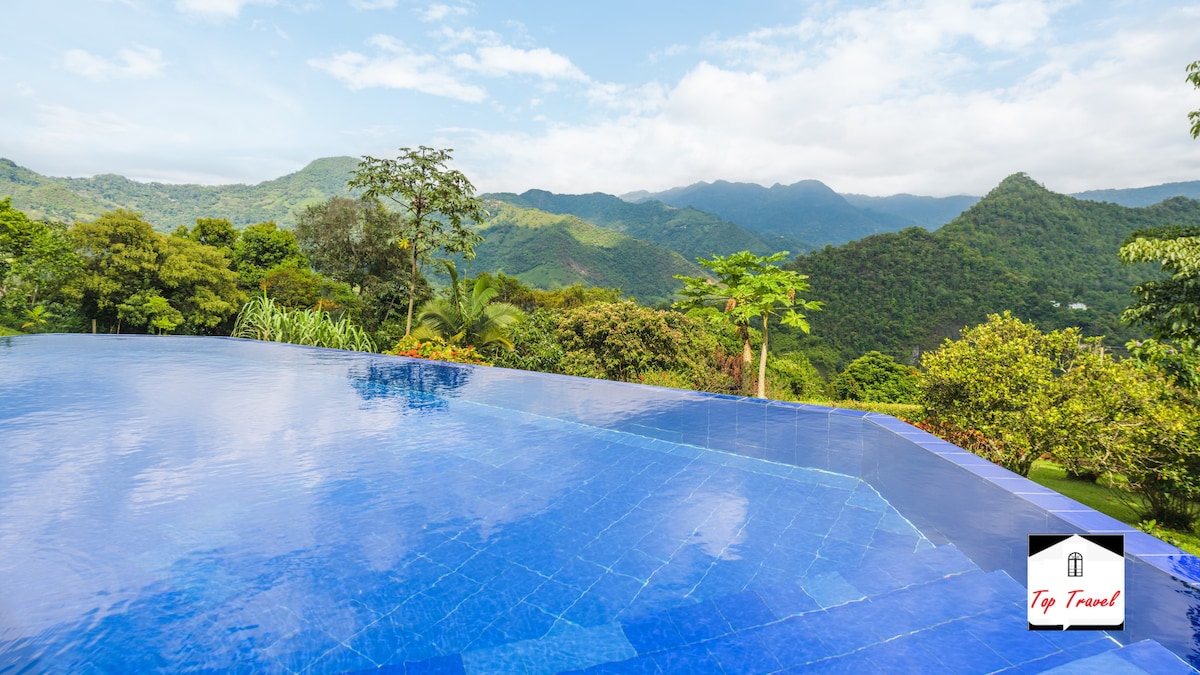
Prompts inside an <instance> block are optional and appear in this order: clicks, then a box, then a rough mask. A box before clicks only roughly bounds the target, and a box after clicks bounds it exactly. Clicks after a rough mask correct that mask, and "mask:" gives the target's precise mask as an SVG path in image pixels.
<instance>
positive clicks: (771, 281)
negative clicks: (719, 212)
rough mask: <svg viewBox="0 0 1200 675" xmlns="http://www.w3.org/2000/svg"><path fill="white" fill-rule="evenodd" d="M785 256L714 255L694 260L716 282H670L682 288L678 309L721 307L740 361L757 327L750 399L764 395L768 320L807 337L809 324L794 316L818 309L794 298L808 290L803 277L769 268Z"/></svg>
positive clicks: (685, 279)
mask: <svg viewBox="0 0 1200 675" xmlns="http://www.w3.org/2000/svg"><path fill="white" fill-rule="evenodd" d="M787 256H788V252H787V251H781V252H779V253H776V254H774V255H769V256H758V255H754V254H753V253H750V252H749V251H742V252H740V253H734V254H731V255H729V256H719V255H714V256H713V257H712V259H711V260H704V259H700V260H697V261H696V262H698V263H699V264H700V266H701V267H705V268H707V269H710V270H712V271H713V273H714V274H716V275H717V281H713V280H712V279H709V278H707V277H685V276H682V275H677V276H676V277H675V278H676V279H679V280H680V281H682V282H683V283H684V289H683V291H682V293H683V296H684V298H685V299H684V300H682V301H680V302H678V303H676V306H677V307H681V308H691V307H699V306H704V305H708V304H711V303H712V302H714V301H717V302H721V301H724V303H725V307H724V312H725V316H726V317H727V318H728V320H729V321H730V322H731V323H733V325H734V326H736V327H737V328H738V331H739V333H741V334H742V336H743V338H742V339H743V344H742V358H743V359H745V358H746V356H747V354H748V353H749V344H750V338H749V326H750V324H751V323H752V322H755V321H756V320H761V321H762V349H761V350H760V353H759V359H758V388H757V391H756V392H755V395H756V396H758V397H759V398H766V395H767V333H768V323H769V321H770V319H771V317H774V316H778V317H779V319H780V322H781V323H783V324H784V325H786V326H794V327H796V328H799V329H800V330H802V331H804V332H805V333H807V332H808V330H809V328H808V320H807V319H806V318H805V315H803V314H801V313H799V312H797V311H796V309H797V308H798V309H802V310H807V311H816V310H819V309H821V303H820V302H817V301H815V300H804V299H803V298H800V297H797V294H798V293H803V292H805V291H807V290H809V286H808V281H807V279H808V277H807V276H806V275H803V274H800V273H799V272H795V271H792V270H784V269H780V268H779V267H776V266H775V265H773V264H771V263H776V262H779V261H780V260H785V259H786V258H787Z"/></svg>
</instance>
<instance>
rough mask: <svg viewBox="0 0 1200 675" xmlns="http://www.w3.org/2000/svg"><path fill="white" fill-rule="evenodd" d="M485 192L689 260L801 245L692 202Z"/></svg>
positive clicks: (502, 199) (787, 248)
mask: <svg viewBox="0 0 1200 675" xmlns="http://www.w3.org/2000/svg"><path fill="white" fill-rule="evenodd" d="M483 197H484V198H485V199H495V200H499V201H502V202H506V203H508V204H512V205H514V206H520V207H523V208H530V209H538V210H540V211H546V212H548V213H557V214H563V215H572V216H577V217H579V218H582V219H583V220H586V221H587V222H589V223H592V224H593V225H599V226H600V227H603V228H606V229H609V230H614V231H616V232H620V233H622V234H626V235H629V236H631V237H635V238H637V239H642V240H645V241H648V242H650V243H652V244H656V245H658V246H662V247H663V248H667V249H670V250H672V251H676V252H678V253H679V254H680V255H682V256H683V257H684V258H686V259H688V260H695V259H697V258H709V257H711V256H713V255H714V254H715V255H729V254H730V253H736V252H737V251H751V252H753V253H756V254H758V255H767V254H770V253H774V252H776V251H780V250H789V249H790V250H792V251H797V252H798V251H800V250H805V249H804V248H801V245H800V243H799V242H796V241H790V240H787V239H785V238H783V237H767V236H759V235H757V234H754V233H752V232H749V231H747V230H745V229H743V228H741V227H739V226H737V225H735V224H733V223H731V222H729V221H727V220H723V219H721V218H720V217H718V216H714V215H712V214H711V213H705V212H703V211H698V210H696V209H694V208H691V207H684V208H675V207H673V206H668V205H666V204H664V203H662V202H659V201H647V202H642V203H639V204H633V203H630V202H627V201H625V200H623V199H620V198H618V197H614V196H613V195H608V194H604V193H601V192H594V193H592V194H586V195H560V194H554V193H553V192H546V191H545V190H529V191H527V192H524V193H521V194H519V195H517V194H512V193H497V194H488V195H483Z"/></svg>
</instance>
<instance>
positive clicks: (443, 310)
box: [412, 261, 522, 350]
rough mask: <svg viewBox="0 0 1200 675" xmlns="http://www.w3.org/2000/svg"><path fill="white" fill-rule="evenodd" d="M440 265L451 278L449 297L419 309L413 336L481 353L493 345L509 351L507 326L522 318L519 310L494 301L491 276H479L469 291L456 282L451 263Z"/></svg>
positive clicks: (495, 290)
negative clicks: (416, 326) (444, 342)
mask: <svg viewBox="0 0 1200 675" xmlns="http://www.w3.org/2000/svg"><path fill="white" fill-rule="evenodd" d="M443 264H444V265H445V268H446V272H447V274H449V275H450V288H449V291H448V297H446V298H445V299H441V298H439V299H435V300H430V301H429V302H427V303H425V304H424V305H422V306H421V310H420V312H419V313H418V314H417V319H418V321H420V323H421V325H420V326H419V327H418V328H417V330H415V331H413V332H412V335H413V336H414V337H416V338H417V339H420V340H424V339H427V338H429V337H436V338H440V339H442V340H445V341H446V342H447V343H449V344H452V345H467V346H473V347H475V348H476V349H480V350H486V349H487V348H494V347H496V346H502V347H504V348H506V349H512V348H513V343H512V339H511V338H510V335H509V327H510V326H511V325H512V324H513V322H515V321H517V320H518V319H520V318H521V316H522V312H521V310H519V309H517V308H516V307H515V306H513V305H510V304H509V303H507V302H493V300H495V298H496V295H497V294H498V293H499V290H498V289H497V288H496V285H495V282H494V281H492V279H491V277H482V276H481V277H479V278H478V279H476V280H475V283H474V284H473V285H472V286H471V288H470V290H469V291H468V290H467V288H466V284H465V282H460V281H459V279H458V268H457V267H456V266H455V265H454V263H453V262H450V261H445V262H444V263H443Z"/></svg>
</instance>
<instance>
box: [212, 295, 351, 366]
mask: <svg viewBox="0 0 1200 675" xmlns="http://www.w3.org/2000/svg"><path fill="white" fill-rule="evenodd" d="M232 335H233V337H242V338H250V339H253V340H266V341H268V342H287V343H291V344H297V345H308V346H312V347H328V348H331V349H348V350H351V351H357V352H374V351H375V344H374V343H373V342H372V340H371V338H370V336H369V335H367V332H366V331H365V330H363V329H362V328H360V327H358V326H356V325H354V323H352V322H351V321H350V320H349V319H348V318H345V317H343V318H341V319H334V318H333V317H331V316H330V315H329V313H328V312H323V311H320V310H313V309H306V310H290V309H286V308H284V307H280V306H279V305H277V304H275V301H274V300H272V299H271V298H268V297H267V296H266V295H263V296H260V297H258V298H255V299H253V300H251V301H250V302H247V303H246V304H245V306H243V307H242V311H241V312H240V313H239V314H238V317H237V322H236V323H235V324H234V327H233V333H232Z"/></svg>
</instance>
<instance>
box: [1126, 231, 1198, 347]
mask: <svg viewBox="0 0 1200 675" xmlns="http://www.w3.org/2000/svg"><path fill="white" fill-rule="evenodd" d="M1120 256H1121V262H1123V263H1125V264H1127V265H1129V264H1135V263H1159V264H1160V265H1161V271H1162V273H1163V274H1164V275H1166V276H1165V277H1164V278H1160V279H1154V280H1151V281H1147V282H1145V283H1142V284H1138V285H1137V286H1134V288H1133V290H1132V291H1130V293H1131V294H1132V295H1133V296H1134V298H1136V302H1135V303H1134V304H1133V306H1131V307H1129V308H1128V309H1126V310H1125V312H1124V313H1123V314H1122V315H1121V318H1122V320H1124V321H1127V322H1129V323H1132V324H1136V325H1142V326H1146V327H1147V328H1149V330H1150V333H1151V334H1152V335H1154V337H1157V338H1160V339H1164V340H1174V341H1176V342H1178V343H1179V344H1180V345H1182V346H1183V347H1184V348H1186V349H1194V348H1195V347H1196V346H1197V345H1198V344H1200V226H1189V227H1183V226H1171V227H1160V228H1152V229H1146V230H1138V231H1137V232H1134V233H1133V234H1132V235H1130V237H1129V239H1128V240H1127V241H1126V242H1125V244H1124V245H1123V246H1121V251H1120Z"/></svg>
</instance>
